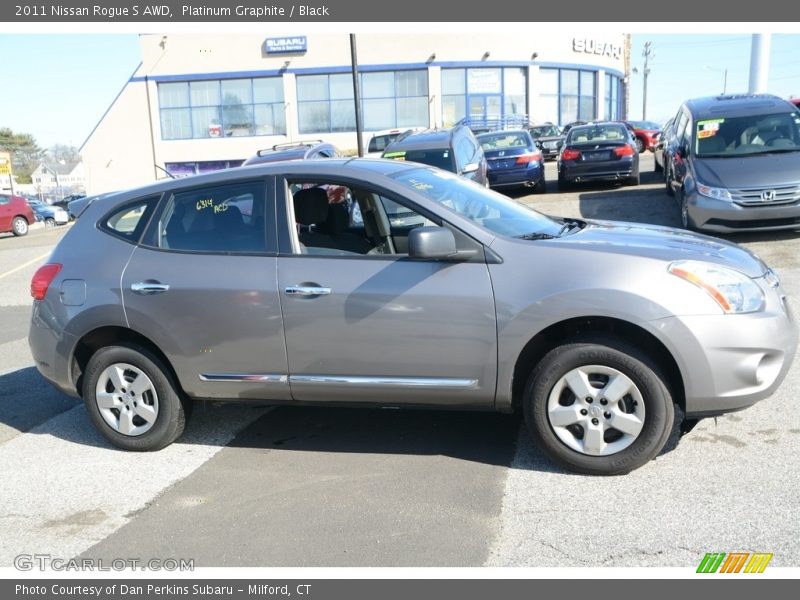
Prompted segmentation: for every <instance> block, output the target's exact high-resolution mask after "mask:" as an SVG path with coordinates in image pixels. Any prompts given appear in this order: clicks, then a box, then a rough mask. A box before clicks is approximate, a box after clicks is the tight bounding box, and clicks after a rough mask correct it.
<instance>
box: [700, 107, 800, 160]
mask: <svg viewBox="0 0 800 600" xmlns="http://www.w3.org/2000/svg"><path fill="white" fill-rule="evenodd" d="M694 143H695V152H696V155H697V156H698V157H699V158H710V157H726V156H741V155H742V154H751V155H752V154H771V153H775V152H796V151H798V150H800V113H799V112H797V111H792V112H785V113H773V114H767V115H748V116H744V117H734V118H727V117H726V118H718V119H702V120H699V121H697V124H696V125H695V136H694Z"/></svg>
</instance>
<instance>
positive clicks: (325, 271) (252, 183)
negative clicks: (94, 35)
mask: <svg viewBox="0 0 800 600" xmlns="http://www.w3.org/2000/svg"><path fill="white" fill-rule="evenodd" d="M87 204H88V206H87V207H86V208H84V210H83V213H82V215H81V218H80V219H79V220H78V221H77V222H76V224H75V225H74V226H73V227H72V228H71V230H70V231H68V232H67V234H66V235H65V236H64V238H63V239H62V241H61V242H60V243H59V244H58V246H57V247H56V248H55V250H54V251H53V253H52V255H51V256H50V259H49V260H48V263H47V264H46V265H45V266H43V267H42V268H40V269H39V270H38V271H37V273H36V274H35V276H34V278H33V281H32V283H31V293H32V295H33V297H34V303H33V314H32V320H31V327H30V336H29V340H30V345H31V350H32V353H33V357H34V359H35V362H36V366H37V368H38V369H39V371H40V372H41V373H42V374H43V375H44V376H45V377H46V378H47V379H49V380H50V381H51V382H53V383H54V384H55V385H56V386H57V387H58V388H60V389H61V390H63V391H65V392H67V393H69V394H73V395H80V396H82V397H83V398H84V400H85V402H86V407H87V411H88V414H89V416H90V417H91V419H92V420H93V421H94V424H95V425H96V426H97V428H98V429H99V431H100V432H101V433H102V434H103V435H104V436H105V437H106V438H108V439H109V440H110V441H111V442H112V443H113V444H115V445H117V446H119V447H121V448H126V449H130V450H156V449H159V448H163V447H164V446H166V445H167V444H169V443H171V442H172V441H173V440H175V439H176V438H177V437H178V436H179V435H180V434H181V432H182V431H183V428H184V424H185V421H186V418H187V416H188V415H189V412H190V409H191V406H192V403H193V402H194V401H195V400H202V399H212V400H237V401H240V402H264V401H268V402H271V403H278V404H280V403H283V404H357V405H373V406H382V407H415V406H436V407H441V408H454V409H481V410H494V411H502V412H511V411H514V410H520V411H521V412H522V413H523V414H524V415H525V419H526V422H527V424H528V427H529V428H530V431H531V433H532V435H533V437H534V439H535V440H536V441H537V443H538V444H539V445H540V446H541V447H542V448H543V450H544V451H545V452H547V454H548V455H549V456H551V457H553V459H555V460H556V461H558V462H559V463H560V464H562V465H564V466H566V467H567V468H569V469H573V470H576V471H580V472H584V473H593V474H619V473H625V472H628V471H630V470H632V469H634V468H636V467H639V466H641V465H642V464H644V463H646V462H647V461H649V460H650V459H651V458H653V457H654V456H655V455H656V454H658V452H659V451H660V450H661V448H662V447H663V446H664V443H665V442H666V440H667V437H668V436H669V434H670V431H671V429H672V425H673V421H674V418H675V411H674V405H675V404H677V405H679V406H680V407H681V408H682V410H683V411H684V413H685V414H686V415H687V418H689V419H692V420H694V419H698V418H700V417H703V416H710V415H718V414H721V413H725V412H728V411H733V410H739V409H742V408H745V407H747V406H749V405H751V404H753V403H754V402H756V401H758V400H760V399H762V398H765V397H767V396H769V395H770V394H771V393H772V392H773V391H774V390H775V389H776V388H777V387H778V385H780V383H781V381H782V380H783V378H784V376H785V374H786V372H787V370H788V368H789V366H790V363H791V361H792V357H793V355H794V352H795V348H796V344H797V327H796V324H795V321H794V319H793V317H792V315H791V314H790V311H789V308H788V306H787V302H786V298H785V296H784V293H783V291H782V289H781V286H780V283H779V281H778V278H777V277H776V275H775V274H774V273H773V272H772V271H771V270H770V269H769V268H768V267H767V266H766V265H765V264H764V263H763V262H761V261H760V260H759V259H758V258H757V257H756V256H754V255H753V254H751V253H750V252H748V251H747V250H745V249H743V248H740V247H738V246H736V245H733V244H730V243H728V242H724V241H720V240H715V239H712V238H706V237H701V236H697V235H694V234H691V233H687V232H683V231H680V230H675V229H667V228H658V227H645V226H642V225H636V224H630V223H628V224H614V223H605V222H588V221H582V220H573V219H554V218H551V217H547V216H545V215H542V214H540V213H538V212H536V211H534V210H531V209H529V208H526V207H524V206H522V205H520V204H517V203H515V202H513V201H511V200H509V199H508V198H506V197H505V196H502V195H500V194H497V193H495V192H492V191H490V190H487V189H485V188H483V187H481V186H478V185H474V184H473V183H471V182H469V181H466V180H465V179H464V178H462V177H460V176H457V175H454V174H452V173H448V172H446V171H442V170H440V169H433V168H430V167H425V166H422V165H419V164H415V163H407V162H402V161H387V160H381V159H352V160H343V159H327V160H324V161H323V160H319V161H291V162H282V163H274V164H270V165H256V166H252V167H242V168H239V169H231V170H228V171H222V172H217V173H213V174H208V175H200V176H195V177H188V178H185V179H176V180H166V181H163V182H159V183H157V184H154V185H150V186H147V187H143V188H140V189H136V190H131V191H126V192H120V193H116V194H112V195H108V196H105V197H102V198H94V199H88V200H87ZM398 207H401V209H402V213H403V214H404V215H408V216H404V217H403V218H393V219H391V218H390V217H389V215H390V214H395V215H396V214H398ZM356 217H357V218H356Z"/></svg>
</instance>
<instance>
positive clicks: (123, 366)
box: [83, 344, 188, 451]
mask: <svg viewBox="0 0 800 600" xmlns="http://www.w3.org/2000/svg"><path fill="white" fill-rule="evenodd" d="M83 398H84V401H85V403H86V409H87V411H88V412H89V416H90V417H91V419H92V421H93V423H94V425H95V427H97V429H98V430H99V431H100V433H101V434H102V435H103V436H104V437H105V438H106V439H107V440H108V441H110V442H111V443H112V444H114V445H115V446H117V447H119V448H123V449H124V450H137V451H148V450H160V449H161V448H164V447H165V446H168V445H169V444H171V443H172V442H173V441H175V440H176V439H177V438H178V437H179V436H180V435H181V433H183V429H184V427H185V424H186V419H187V408H188V406H184V401H182V399H181V396H180V394H179V392H178V391H177V389H176V385H175V383H174V382H173V379H172V376H171V375H170V373H169V371H168V370H167V369H166V368H165V366H164V364H163V363H162V362H161V360H159V358H158V357H156V356H155V355H154V354H153V353H152V352H150V351H148V350H147V349H145V348H142V347H140V346H136V345H133V344H120V345H117V346H107V347H105V348H101V349H100V350H98V351H97V352H95V354H94V355H93V356H92V358H91V359H90V360H89V364H88V365H87V368H86V375H85V377H84V383H83ZM187 402H188V401H187Z"/></svg>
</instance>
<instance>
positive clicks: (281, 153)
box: [242, 140, 341, 166]
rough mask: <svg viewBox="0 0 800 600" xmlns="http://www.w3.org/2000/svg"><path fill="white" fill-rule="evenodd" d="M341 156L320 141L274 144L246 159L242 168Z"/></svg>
mask: <svg viewBox="0 0 800 600" xmlns="http://www.w3.org/2000/svg"><path fill="white" fill-rule="evenodd" d="M334 156H341V152H339V149H338V148H336V146H334V145H333V144H328V143H327V142H323V141H322V140H309V141H303V142H286V143H283V144H275V145H274V146H272V148H267V149H266V150H259V151H258V152H257V153H256V154H255V156H251V157H250V158H248V159H247V160H246V161H244V163H243V164H242V166H246V165H257V164H261V163H268V162H277V161H279V160H302V159H308V158H332V157H334Z"/></svg>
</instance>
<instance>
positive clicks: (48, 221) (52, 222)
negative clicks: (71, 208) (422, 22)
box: [44, 217, 56, 229]
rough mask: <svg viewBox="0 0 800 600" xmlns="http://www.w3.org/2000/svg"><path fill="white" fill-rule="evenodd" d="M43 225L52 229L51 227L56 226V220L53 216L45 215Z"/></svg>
mask: <svg viewBox="0 0 800 600" xmlns="http://www.w3.org/2000/svg"><path fill="white" fill-rule="evenodd" d="M44 226H45V227H47V228H48V229H52V228H53V227H55V226H56V220H55V219H54V218H53V217H47V218H46V219H45V220H44Z"/></svg>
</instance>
